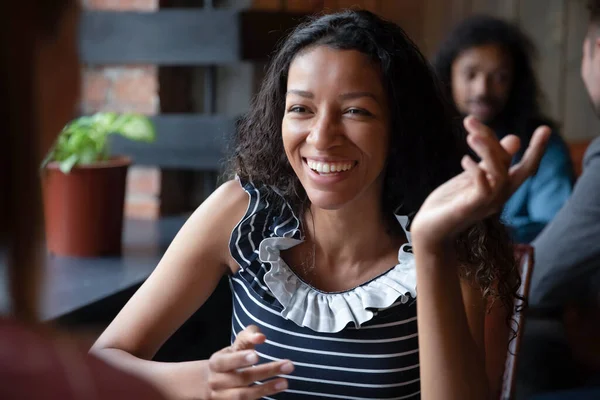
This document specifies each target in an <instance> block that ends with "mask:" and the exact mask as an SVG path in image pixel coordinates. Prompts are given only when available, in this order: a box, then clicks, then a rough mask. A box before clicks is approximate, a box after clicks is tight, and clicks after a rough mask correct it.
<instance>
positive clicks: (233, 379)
mask: <svg viewBox="0 0 600 400" xmlns="http://www.w3.org/2000/svg"><path fill="white" fill-rule="evenodd" d="M265 340H266V338H265V335H263V334H262V333H260V331H259V330H258V328H257V327H256V326H248V327H247V328H246V329H244V330H243V331H242V332H240V334H239V335H238V336H237V338H236V340H235V342H234V343H233V344H232V345H231V346H229V347H226V348H224V349H223V350H220V351H218V352H216V353H214V354H213V355H212V356H211V357H210V359H209V362H208V377H207V380H208V384H207V393H206V396H205V397H203V398H205V399H215V400H216V399H228V400H229V399H243V400H250V399H259V398H261V397H263V396H270V395H273V394H276V393H279V392H281V391H283V390H285V389H287V387H288V385H287V380H286V379H283V378H277V379H272V380H270V381H268V382H265V383H263V384H257V385H254V383H255V382H258V381H264V380H267V379H270V378H273V377H276V376H277V375H280V374H289V373H291V372H292V371H293V370H294V366H293V364H292V363H291V362H290V361H289V360H281V361H273V362H269V363H266V364H261V365H256V364H257V363H258V355H257V354H256V351H254V347H255V346H256V345H258V344H261V343H264V342H265Z"/></svg>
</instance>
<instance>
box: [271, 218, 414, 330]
mask: <svg viewBox="0 0 600 400" xmlns="http://www.w3.org/2000/svg"><path fill="white" fill-rule="evenodd" d="M396 218H397V219H398V222H399V223H400V225H401V226H402V228H403V229H404V232H405V233H406V237H407V239H408V243H405V244H403V245H402V246H401V247H400V249H399V251H398V264H397V265H396V266H395V267H393V268H391V269H390V270H388V271H387V272H385V273H383V274H381V275H379V276H378V277H376V278H374V279H372V280H370V281H369V282H366V283H364V284H362V285H360V286H357V287H355V288H353V289H350V290H346V291H342V292H330V293H326V292H322V291H320V290H318V289H316V288H314V287H312V286H310V285H309V284H307V283H306V282H304V281H303V280H302V279H300V277H298V275H296V274H295V273H294V271H292V269H291V268H290V267H289V266H288V265H287V264H286V263H285V261H284V260H283V259H282V258H281V254H280V253H281V251H282V250H287V249H289V248H291V247H294V246H296V245H298V244H300V243H302V242H303V241H302V240H298V239H294V238H290V237H270V238H265V239H263V240H262V241H261V242H260V245H259V259H260V261H261V262H264V263H269V264H270V265H271V268H270V269H269V270H268V271H267V272H266V274H265V276H264V282H265V284H266V285H267V287H268V288H269V290H270V291H271V293H272V294H273V296H274V297H275V298H276V299H277V301H279V303H281V305H282V306H283V311H282V312H281V316H282V317H284V318H286V319H289V320H291V321H294V322H295V323H296V324H298V325H299V326H303V327H307V328H310V329H312V330H314V331H317V332H330V333H333V332H339V331H341V330H342V329H344V328H345V327H346V326H347V325H348V324H349V323H353V324H354V326H355V327H356V328H359V327H360V326H361V325H362V324H364V323H365V322H367V321H369V320H371V319H372V318H373V316H374V311H373V310H376V309H382V308H387V307H389V306H391V305H392V304H394V303H395V302H396V301H397V300H398V299H400V302H401V303H406V302H407V301H408V300H409V299H410V297H411V296H412V298H416V295H417V277H416V268H415V262H414V256H413V254H412V245H411V237H410V232H409V231H408V229H407V225H408V223H409V218H408V217H406V216H396Z"/></svg>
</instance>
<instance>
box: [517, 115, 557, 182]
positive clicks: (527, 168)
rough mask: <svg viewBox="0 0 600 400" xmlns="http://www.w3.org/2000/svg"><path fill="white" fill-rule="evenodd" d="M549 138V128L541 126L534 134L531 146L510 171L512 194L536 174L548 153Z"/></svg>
mask: <svg viewBox="0 0 600 400" xmlns="http://www.w3.org/2000/svg"><path fill="white" fill-rule="evenodd" d="M549 138H550V128H548V127H547V126H540V127H538V128H537V129H536V130H535V132H533V136H532V137H531V141H530V142H529V146H528V147H527V150H525V154H523V157H522V158H521V161H519V162H518V163H517V164H515V165H514V166H513V167H512V168H511V169H510V171H509V176H510V185H511V187H510V192H511V193H512V192H514V191H515V190H517V188H518V187H519V186H520V185H521V184H522V183H523V182H524V181H525V179H527V178H528V177H529V176H531V175H532V174H534V173H535V171H536V169H537V167H538V166H539V165H540V160H541V159H542V157H543V155H544V152H545V151H546V144H547V143H548V139H549Z"/></svg>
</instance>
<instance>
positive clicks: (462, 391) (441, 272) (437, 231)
mask: <svg viewBox="0 0 600 400" xmlns="http://www.w3.org/2000/svg"><path fill="white" fill-rule="evenodd" d="M465 127H466V128H467V130H468V132H469V135H468V137H467V141H468V143H469V145H470V146H471V148H473V150H474V151H475V152H476V153H477V154H478V156H479V157H481V160H482V161H481V162H480V163H479V164H476V163H475V162H474V161H473V160H472V159H470V158H469V157H466V156H465V158H463V161H462V165H463V168H464V172H463V173H461V174H459V175H457V176H456V177H454V178H453V179H451V180H449V181H448V182H446V183H444V184H443V185H441V186H440V187H439V188H437V189H436V190H434V191H433V193H431V194H430V195H429V197H428V198H427V199H426V200H425V202H424V203H423V206H422V207H421V209H420V210H419V212H418V213H417V215H416V216H415V219H414V221H413V224H412V229H411V236H412V241H413V249H414V254H415V261H416V268H417V290H418V298H419V300H418V301H417V317H418V327H419V352H420V365H421V396H422V399H424V400H432V399H473V400H481V399H486V398H489V396H490V392H489V384H488V380H487V377H486V373H485V353H484V350H483V347H484V345H483V343H484V331H483V322H484V319H483V318H484V313H483V307H484V302H483V299H481V300H476V298H477V296H476V293H475V292H474V291H470V290H468V289H466V287H465V284H464V283H463V284H462V288H461V282H460V280H459V277H458V265H457V261H456V254H455V252H454V250H453V248H454V245H453V244H454V241H455V240H456V237H457V235H458V234H459V233H461V232H463V231H464V230H465V229H467V228H469V227H470V226H472V225H473V224H474V223H476V222H478V221H481V220H483V219H485V218H487V217H488V216H490V215H492V214H494V213H496V212H498V211H499V210H500V209H501V208H502V205H503V204H504V202H505V201H506V199H508V197H509V196H510V195H511V194H512V193H514V191H515V190H516V188H518V186H519V185H520V184H521V183H523V181H524V180H525V179H526V178H527V177H528V176H530V175H531V174H532V173H533V171H534V170H535V168H536V167H537V165H538V163H539V160H540V159H541V157H542V154H543V148H544V145H545V142H546V140H547V138H548V134H549V130H548V128H547V127H544V128H538V130H537V131H536V133H534V137H533V138H532V140H531V143H530V146H529V148H528V149H527V151H526V152H525V155H524V156H523V158H522V160H521V161H520V162H519V163H518V164H517V165H515V166H513V167H512V168H511V167H510V162H511V159H512V156H513V155H514V154H515V153H516V152H517V150H518V148H519V141H518V139H517V138H516V137H515V136H507V137H505V138H503V139H502V141H501V142H498V141H497V139H496V138H495V134H494V133H493V132H492V131H491V130H489V129H488V128H487V127H485V126H484V125H482V124H481V123H479V122H478V121H477V120H475V119H474V118H472V117H468V118H467V119H466V120H465ZM467 286H468V285H467ZM479 296H480V297H481V294H480V295H479Z"/></svg>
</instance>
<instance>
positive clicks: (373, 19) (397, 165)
mask: <svg viewBox="0 0 600 400" xmlns="http://www.w3.org/2000/svg"><path fill="white" fill-rule="evenodd" d="M318 45H325V46H329V47H332V48H335V49H340V50H357V51H360V52H361V53H363V54H366V55H367V56H368V57H370V58H371V60H373V63H374V65H376V66H377V67H378V68H379V69H380V71H381V76H382V81H383V86H384V88H386V90H387V96H388V100H389V104H390V108H391V110H390V115H391V124H390V129H391V132H392V134H391V135H390V144H389V153H388V159H387V165H386V168H385V171H384V175H385V176H384V189H383V196H382V202H383V204H382V209H383V211H384V213H385V215H386V216H389V229H390V230H391V232H392V233H393V234H398V235H401V234H402V230H401V229H400V228H399V226H398V223H397V222H396V221H395V219H394V218H393V214H394V212H395V211H396V212H400V213H402V214H411V213H415V212H416V211H417V210H418V209H419V207H420V206H421V205H422V203H423V202H424V200H425V198H426V197H427V196H428V195H429V193H431V192H432V191H433V190H434V189H435V188H436V187H437V186H439V185H440V184H442V183H443V182H445V181H447V180H448V179H450V178H452V177H453V176H455V175H456V174H458V173H460V172H461V171H462V168H461V166H460V160H461V157H462V156H463V155H464V154H465V153H467V152H469V149H468V147H467V145H466V141H465V131H464V129H463V128H462V119H461V118H460V117H459V116H458V114H457V113H456V111H455V110H454V108H453V106H452V105H451V103H450V102H449V101H447V100H446V97H445V95H444V94H443V91H442V90H441V89H440V85H439V83H438V80H437V79H436V77H435V74H434V73H433V71H432V70H431V68H430V66H429V63H428V62H427V60H426V59H425V58H424V57H423V55H422V54H421V52H420V51H419V50H418V49H417V47H416V46H415V44H414V43H413V42H412V41H411V40H410V39H409V38H408V37H407V35H406V34H405V32H404V31H403V30H402V29H401V28H400V27H399V26H397V25H396V24H394V23H392V22H388V21H385V20H382V19H381V18H379V17H378V16H376V15H374V14H372V13H370V12H368V11H349V10H348V11H343V12H339V13H336V14H330V15H324V16H320V17H314V18H311V19H310V20H309V21H307V22H305V23H304V24H302V25H300V26H298V27H297V28H296V29H295V30H294V31H293V32H292V33H291V35H290V36H289V37H288V38H287V40H285V41H284V42H283V43H282V44H281V45H280V48H279V49H278V51H277V52H276V54H275V55H274V58H273V59H272V60H271V63H270V65H269V68H268V70H267V73H266V76H265V79H264V81H263V82H262V86H261V88H260V91H259V93H258V95H257V96H256V98H255V99H254V101H253V103H252V105H251V108H250V111H249V112H248V113H247V114H246V115H245V117H244V118H243V119H242V120H241V122H240V124H239V126H238V132H237V135H236V137H235V139H234V142H233V144H232V147H233V148H232V152H233V155H232V159H231V166H230V167H231V171H230V172H231V173H234V174H237V175H238V176H239V177H240V178H242V179H245V180H250V181H252V182H254V183H255V184H259V185H268V186H271V187H274V188H276V190H277V191H278V192H279V193H280V194H281V195H282V196H283V197H284V198H285V200H286V201H288V202H289V204H291V206H292V207H293V209H294V211H295V212H296V213H297V215H300V217H301V220H303V218H304V215H305V212H306V210H307V209H308V208H309V206H310V202H309V199H308V197H307V195H306V192H305V191H304V189H303V187H302V185H301V184H300V181H299V180H298V178H297V176H296V175H295V173H294V171H293V170H292V167H291V166H290V164H289V162H288V160H287V157H286V154H285V151H284V147H283V141H282V136H281V123H282V120H283V116H284V111H285V110H284V108H285V95H286V87H287V78H288V70H289V67H290V64H291V62H292V60H293V59H294V57H295V56H297V55H298V54H300V53H302V52H303V51H307V49H309V48H311V47H314V46H318ZM456 246H457V249H458V251H459V257H460V259H461V261H462V262H463V265H464V266H465V268H464V270H463V271H462V273H463V276H464V277H465V278H466V279H469V280H471V281H472V282H474V283H476V284H477V285H478V286H479V287H480V288H481V290H482V292H483V293H484V295H485V296H486V297H490V298H498V299H500V300H501V301H502V302H503V303H504V304H505V305H506V306H507V307H509V309H512V305H513V301H514V299H515V294H516V290H517V289H518V287H519V284H520V280H519V274H518V271H517V269H516V262H515V260H514V257H513V256H512V254H513V249H512V245H511V243H510V240H509V236H508V234H507V232H506V230H505V228H504V226H503V225H502V224H501V223H500V221H499V218H498V216H494V217H490V218H488V219H487V220H485V221H483V222H481V223H479V224H477V225H476V226H473V227H472V228H471V229H469V230H468V231H466V232H464V234H462V235H461V236H460V238H459V239H458V240H457V243H456Z"/></svg>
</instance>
